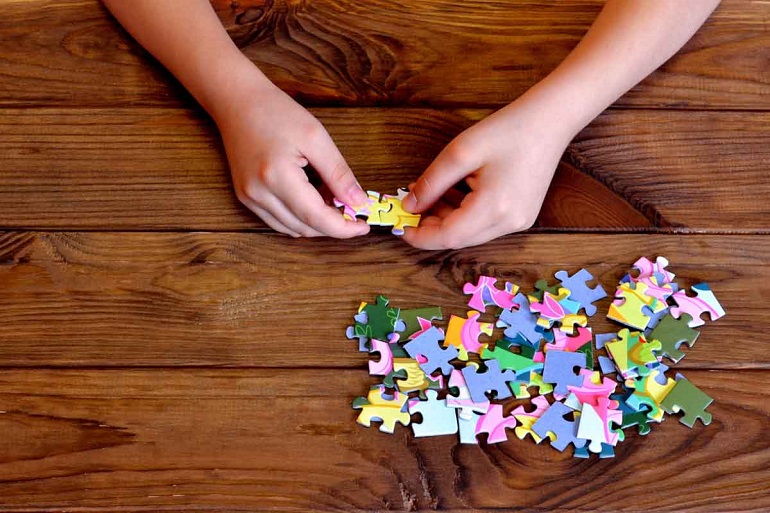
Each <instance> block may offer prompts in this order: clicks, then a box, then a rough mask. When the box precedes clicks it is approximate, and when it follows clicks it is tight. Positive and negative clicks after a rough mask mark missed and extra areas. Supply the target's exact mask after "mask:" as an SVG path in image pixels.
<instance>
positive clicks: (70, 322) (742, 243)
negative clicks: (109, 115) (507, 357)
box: [0, 232, 770, 369]
mask: <svg viewBox="0 0 770 513" xmlns="http://www.w3.org/2000/svg"><path fill="white" fill-rule="evenodd" d="M768 254H770V238H768V237H765V236H737V235H689V236H662V235H647V236H645V235H630V234H629V235H598V234H593V235H590V234H572V235H560V234H540V235H521V236H512V237H507V238H504V239H501V240H498V241H496V242H494V243H490V244H488V245H485V246H483V247H477V248H471V249H467V250H463V251H456V252H433V253H428V252H422V251H418V250H415V249H411V248H409V247H407V246H406V245H405V244H404V243H403V242H401V241H400V240H398V239H396V238H395V237H392V236H371V237H368V238H366V239H360V240H357V241H344V242H340V241H329V240H326V241H321V240H319V241H315V240H309V239H306V240H293V239H290V238H288V237H282V236H277V235H266V234H211V233H198V234H194V233H189V234H188V233H98V232H95V233H38V234H34V233H6V234H3V235H2V236H1V237H0V264H1V265H0V290H1V291H2V294H0V340H2V344H0V367H18V366H22V367H36V366H56V367H59V366H63V367H81V366H86V367H93V366H100V367H101V366H105V367H115V366H118V367H125V366H141V367H144V366H153V367H160V366H235V367H329V366H333V367H352V368H363V367H365V365H366V361H367V359H368V355H366V354H363V353H359V352H357V345H356V342H355V341H348V340H347V339H346V338H345V336H344V331H345V327H346V326H348V325H349V324H351V323H352V316H353V315H354V314H355V313H356V310H357V308H358V305H359V303H360V302H361V301H374V299H375V297H376V296H377V295H378V294H380V293H382V294H385V295H386V296H389V297H390V298H391V300H392V301H393V303H394V305H396V306H399V307H402V308H415V307H419V306H428V305H435V304H438V305H439V306H442V307H444V308H445V314H446V315H448V314H450V313H453V314H464V313H465V312H466V311H467V309H468V308H467V306H466V303H467V299H468V298H467V297H466V296H463V295H462V293H461V289H462V285H463V284H464V283H465V282H467V281H474V280H475V278H476V277H477V276H478V274H481V273H484V274H492V275H494V276H498V277H500V278H502V279H506V280H509V281H512V282H514V283H518V284H520V285H521V286H522V287H525V288H526V289H530V290H531V287H532V286H533V284H534V282H535V281H536V280H537V279H539V278H543V277H549V276H553V273H554V272H555V271H557V270H559V269H567V270H570V271H571V272H574V271H576V270H578V269H579V268H581V267H587V268H588V269H589V270H590V271H591V272H593V273H594V275H595V276H597V278H598V279H599V280H600V282H601V283H602V284H603V285H604V287H605V288H606V289H607V290H610V291H614V285H615V284H617V281H618V279H619V278H620V277H621V276H623V275H624V274H625V272H626V271H627V270H628V269H629V268H630V266H631V264H632V263H633V262H634V261H636V259H637V258H639V256H641V255H647V256H650V257H653V258H654V257H655V256H656V255H665V256H667V257H668V258H669V259H670V261H671V262H672V269H673V271H674V272H676V273H677V275H678V279H679V280H680V283H681V285H682V286H689V285H692V284H694V283H698V282H701V281H707V282H709V283H710V285H711V287H712V288H713V290H714V291H715V293H716V294H717V296H718V297H719V298H720V300H721V301H722V304H723V306H724V308H725V309H726V310H727V312H728V315H727V316H726V317H725V318H724V319H720V320H719V321H718V322H716V323H714V324H713V325H712V324H710V323H709V324H708V325H707V326H705V327H704V328H703V329H702V335H701V337H700V339H699V340H698V343H697V346H696V347H695V348H693V349H692V350H690V351H689V353H688V355H687V357H686V358H685V359H684V360H683V361H682V362H681V363H680V367H681V368H687V369H689V368H700V369H711V368H713V369H743V368H754V369H770V357H769V356H768V353H767V351H765V350H764V348H765V344H766V341H765V337H764V334H765V333H768V332H770V316H769V315H768V309H767V307H766V303H767V301H766V298H765V297H764V294H765V291H764V289H763V288H762V284H764V283H768V280H770V265H768V264H769V263H770V262H768V260H767V255H768ZM609 302H610V299H606V300H604V301H602V302H601V303H599V312H606V309H607V307H608V306H609ZM489 320H493V319H492V318H491V317H490V318H489ZM591 326H592V327H593V328H594V329H595V332H596V333H604V332H609V331H613V330H614V331H617V329H618V326H617V325H615V324H611V323H609V322H608V321H606V320H605V319H603V317H602V315H601V314H600V315H597V316H596V317H595V318H593V319H592V321H591ZM496 336H498V337H499V336H500V335H496ZM728 341H730V342H729V349H728V346H726V344H727V343H728ZM279 347H280V351H278V348H279Z"/></svg>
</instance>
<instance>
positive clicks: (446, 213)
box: [403, 102, 572, 249]
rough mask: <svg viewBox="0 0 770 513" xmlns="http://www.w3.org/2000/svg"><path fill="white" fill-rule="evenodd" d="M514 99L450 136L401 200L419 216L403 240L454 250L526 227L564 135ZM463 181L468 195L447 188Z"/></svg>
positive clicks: (563, 146) (540, 200)
mask: <svg viewBox="0 0 770 513" xmlns="http://www.w3.org/2000/svg"><path fill="white" fill-rule="evenodd" d="M532 113H534V114H537V109H535V110H534V111H533V110H532V109H529V108H526V109H524V108H519V106H518V105H517V104H516V102H514V103H512V104H511V105H509V106H507V107H505V108H504V109H501V110H499V111H497V112H495V113H494V114H492V115H491V116H489V117H487V118H486V119H484V120H482V121H481V122H479V123H477V124H476V125H474V126H472V127H471V128H469V129H467V130H466V131H464V132H463V133H461V134H460V135H458V136H457V137H456V138H455V139H454V140H453V141H452V142H450V143H449V144H448V145H447V147H446V148H444V150H443V151H442V152H441V153H440V154H439V155H438V157H436V160H434V161H433V163H432V164H431V165H430V166H429V167H428V169H427V170H426V171H425V173H423V175H422V176H421V177H420V178H419V179H418V180H417V182H416V183H415V184H413V185H412V186H410V194H409V195H408V196H407V197H406V198H405V199H404V208H405V209H406V210H409V211H412V212H415V213H422V212H426V211H427V215H424V216H423V218H422V220H421V222H420V225H419V227H417V228H409V229H407V230H406V233H405V234H404V237H403V238H404V240H405V241H406V242H408V243H409V244H411V245H412V246H415V247H417V248H422V249H457V248H463V247H467V246H475V245H477V244H482V243H484V242H487V241H489V240H492V239H494V238H497V237H500V236H502V235H506V234H509V233H513V232H519V231H522V230H526V229H528V228H530V227H531V226H532V225H533V224H534V222H535V220H536V219H537V215H538V213H539V211H540V207H541V205H542V204H543V200H544V199H545V194H546V192H547V190H548V186H549V184H550V182H551V179H552V178H553V174H554V172H555V170H556V166H557V164H558V163H559V159H560V158H561V156H562V154H563V153H564V150H565V149H566V147H567V144H568V143H569V141H570V139H571V137H572V133H571V132H569V130H566V129H565V127H563V126H558V123H548V122H546V121H545V120H544V119H540V118H539V117H538V116H537V115H532ZM463 179H465V182H466V183H467V185H468V186H469V187H470V189H471V192H470V193H468V194H467V195H465V197H462V194H461V193H460V192H459V191H457V190H454V189H452V187H453V186H454V185H455V184H457V183H458V182H460V181H461V180H463Z"/></svg>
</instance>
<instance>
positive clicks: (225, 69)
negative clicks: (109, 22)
mask: <svg viewBox="0 0 770 513" xmlns="http://www.w3.org/2000/svg"><path fill="white" fill-rule="evenodd" d="M103 2H104V4H105V5H106V6H107V8H108V9H109V10H110V11H111V12H112V14H113V15H114V16H115V18H117V20H118V21H119V22H120V23H121V24H122V25H123V26H124V27H125V28H126V30H128V32H129V33H131V35H132V36H133V37H134V38H135V39H136V40H137V41H138V42H139V43H140V44H141V45H142V46H144V47H145V48H146V49H147V50H148V51H149V52H150V53H151V54H153V55H154V56H155V57H156V58H157V59H158V60H159V61H160V62H161V63H162V64H163V65H164V66H166V68H168V69H169V70H170V71H171V73H173V74H174V76H176V77H177V79H178V80H179V81H180V82H181V83H182V84H183V85H184V86H185V87H186V88H187V89H188V90H189V91H190V92H191V93H192V95H193V96H195V98H196V99H197V100H198V101H199V102H200V103H201V105H202V106H203V107H204V108H205V109H206V110H207V111H209V113H211V114H212V115H214V116H215V117H216V113H217V111H218V110H219V109H224V108H225V103H226V101H225V100H227V99H228V98H232V97H233V96H234V94H233V93H234V92H236V91H238V90H241V89H244V88H246V87H250V86H252V85H253V84H254V83H256V82H260V81H264V82H267V78H265V77H264V75H262V74H261V73H260V72H259V70H258V69H257V68H256V67H255V66H254V65H253V64H251V63H250V62H249V60H248V59H247V58H246V57H245V56H244V55H243V54H242V53H241V52H240V50H239V49H238V48H237V47H236V46H235V44H234V43H233V42H232V40H231V39H230V37H229V36H228V34H227V32H226V31H225V29H224V28H223V27H222V24H221V23H220V21H219V18H217V16H216V13H215V12H214V9H213V8H212V7H211V4H210V3H209V2H208V0H162V1H158V0H131V1H126V0H103Z"/></svg>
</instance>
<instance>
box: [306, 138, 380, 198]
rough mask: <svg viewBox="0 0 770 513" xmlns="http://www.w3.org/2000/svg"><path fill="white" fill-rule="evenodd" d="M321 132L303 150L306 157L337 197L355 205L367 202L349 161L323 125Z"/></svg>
mask: <svg viewBox="0 0 770 513" xmlns="http://www.w3.org/2000/svg"><path fill="white" fill-rule="evenodd" d="M319 132H320V133H319V134H318V135H317V137H315V138H314V140H313V141H312V142H311V143H310V144H309V145H308V146H306V147H305V149H304V151H303V153H304V155H305V158H307V160H308V162H309V163H310V165H312V166H313V169H315V170H316V171H318V174H319V175H320V176H321V179H322V180H323V181H324V183H325V184H326V185H327V186H329V189H330V190H331V191H332V193H333V194H334V197H335V198H337V199H338V200H340V201H342V202H343V203H347V204H348V205H351V206H354V207H356V206H360V205H363V204H365V203H366V199H367V196H366V192H364V190H363V189H362V188H361V185H359V183H358V180H356V177H355V175H353V171H351V170H350V167H349V166H348V163H347V162H345V157H343V156H342V153H340V150H339V149H337V146H336V145H335V144H334V141H332V138H331V136H330V135H329V133H328V132H327V131H326V129H324V128H323V127H321V130H320V131H319Z"/></svg>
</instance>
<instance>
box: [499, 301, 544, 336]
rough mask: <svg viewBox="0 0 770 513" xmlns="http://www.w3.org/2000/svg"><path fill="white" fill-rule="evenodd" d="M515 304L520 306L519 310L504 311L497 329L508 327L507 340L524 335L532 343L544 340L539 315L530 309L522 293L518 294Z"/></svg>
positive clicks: (506, 330)
mask: <svg viewBox="0 0 770 513" xmlns="http://www.w3.org/2000/svg"><path fill="white" fill-rule="evenodd" d="M513 302H514V303H515V304H517V305H519V309H518V310H503V311H502V312H501V313H500V316H499V317H498V319H499V320H498V321H497V327H498V328H499V327H503V326H507V328H506V329H505V338H508V339H515V338H516V336H517V335H522V336H523V337H524V338H526V339H527V340H528V341H529V342H530V343H532V344H535V343H537V342H540V340H541V339H542V338H543V333H542V332H541V331H539V330H538V329H537V317H538V316H537V314H534V313H532V312H531V311H530V309H529V300H528V299H527V296H525V295H524V294H522V293H519V294H516V297H515V298H513Z"/></svg>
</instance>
